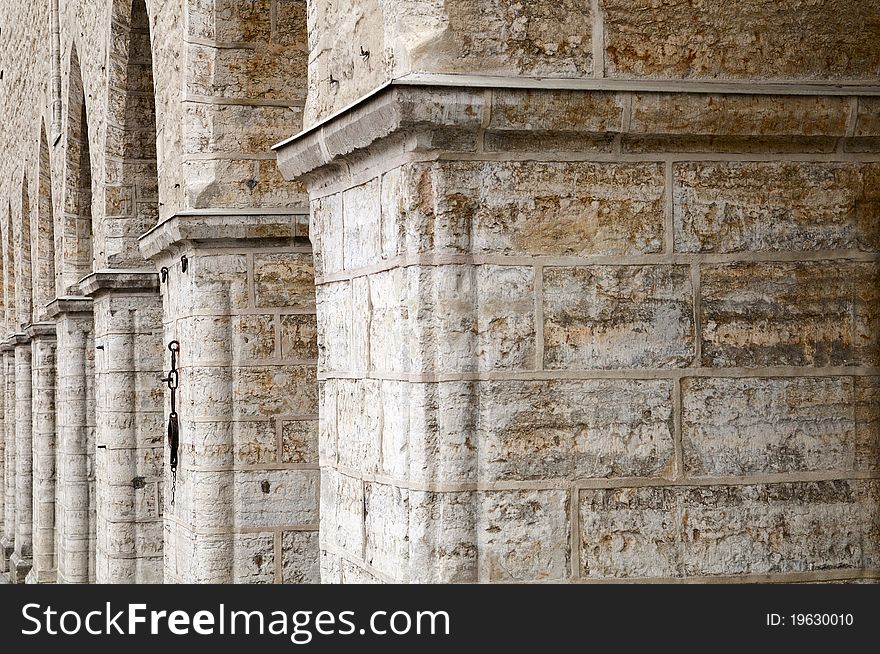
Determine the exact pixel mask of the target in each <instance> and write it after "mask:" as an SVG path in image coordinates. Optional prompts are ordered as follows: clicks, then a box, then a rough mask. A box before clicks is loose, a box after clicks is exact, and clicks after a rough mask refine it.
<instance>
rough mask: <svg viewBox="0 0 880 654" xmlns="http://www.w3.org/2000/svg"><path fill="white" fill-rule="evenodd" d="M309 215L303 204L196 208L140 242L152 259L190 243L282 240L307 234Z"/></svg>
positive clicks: (208, 244)
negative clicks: (296, 205) (257, 207)
mask: <svg viewBox="0 0 880 654" xmlns="http://www.w3.org/2000/svg"><path fill="white" fill-rule="evenodd" d="M308 218H309V211H308V209H307V208H302V207H291V208H287V207H273V208H261V209H194V210H190V211H182V212H180V213H176V214H174V215H172V216H170V217H169V218H167V219H166V220H163V221H162V222H160V223H159V224H157V225H156V226H155V227H153V228H152V229H151V230H150V231H148V232H147V233H146V234H144V235H143V236H141V237H140V239H139V244H140V248H141V253H142V254H143V256H144V257H145V258H146V259H151V260H152V259H155V258H157V257H160V256H162V255H163V254H166V253H168V252H170V251H173V250H175V249H180V248H185V247H191V246H199V247H230V246H234V245H243V244H245V242H249V241H253V240H259V241H260V242H261V243H262V244H266V243H267V242H268V243H279V244H283V243H289V242H291V241H293V240H294V239H296V238H305V237H307V236H308Z"/></svg>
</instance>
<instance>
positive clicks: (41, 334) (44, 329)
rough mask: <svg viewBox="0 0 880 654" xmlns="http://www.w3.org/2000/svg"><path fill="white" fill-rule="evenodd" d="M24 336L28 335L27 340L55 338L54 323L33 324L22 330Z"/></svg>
mask: <svg viewBox="0 0 880 654" xmlns="http://www.w3.org/2000/svg"><path fill="white" fill-rule="evenodd" d="M24 332H25V334H27V335H28V337H29V338H31V339H34V338H42V339H44V340H45V339H46V338H55V323H54V322H34V323H31V324H30V325H28V326H27V327H25V328H24Z"/></svg>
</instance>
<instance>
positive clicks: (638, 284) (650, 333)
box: [543, 266, 694, 370]
mask: <svg viewBox="0 0 880 654" xmlns="http://www.w3.org/2000/svg"><path fill="white" fill-rule="evenodd" d="M543 304H544V365H545V366H546V367H547V368H550V369H555V370H559V369H569V368H574V369H577V368H640V367H641V368H670V367H672V368H676V367H683V366H687V365H689V364H690V362H691V360H692V358H693V356H694V319H693V290H692V287H691V281H690V269H689V268H688V267H687V266H585V267H576V268H567V267H552V268H545V269H544V300H543Z"/></svg>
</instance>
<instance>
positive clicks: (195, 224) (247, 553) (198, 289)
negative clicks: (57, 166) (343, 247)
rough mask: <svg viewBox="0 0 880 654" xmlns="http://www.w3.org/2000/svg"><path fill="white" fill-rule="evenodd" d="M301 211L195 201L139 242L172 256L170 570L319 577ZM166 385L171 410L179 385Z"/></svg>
mask: <svg viewBox="0 0 880 654" xmlns="http://www.w3.org/2000/svg"><path fill="white" fill-rule="evenodd" d="M305 223H306V216H305V215H304V213H303V212H302V211H299V212H293V211H291V212H282V211H280V210H274V211H263V212H258V211H255V212H253V213H251V214H246V215H234V214H233V213H232V212H226V213H225V214H211V213H209V212H193V213H192V215H178V216H175V217H173V218H172V219H170V220H168V221H165V222H163V223H162V224H161V225H159V226H158V227H156V228H155V229H154V230H153V231H151V232H149V233H148V234H147V235H146V236H145V237H144V238H143V239H142V241H141V248H142V251H143V252H144V254H145V255H146V256H148V257H150V258H151V259H153V260H154V261H155V262H156V264H157V266H166V267H167V268H168V277H167V282H166V283H165V284H163V285H162V294H163V301H164V307H165V317H164V321H165V340H164V346H166V347H164V348H163V361H164V364H163V367H164V369H165V370H167V369H168V365H169V353H168V350H167V344H168V342H169V341H171V340H178V341H179V342H180V356H179V361H178V365H179V369H180V388H179V390H178V396H177V408H178V412H179V414H180V452H179V460H180V466H179V468H178V471H177V488H176V494H175V502H174V505H173V506H171V480H170V470H169V466H168V459H167V456H168V455H167V447H166V462H165V486H164V490H165V493H164V506H165V529H166V534H165V564H166V569H165V581H166V582H190V583H205V582H213V583H230V582H233V583H273V582H285V583H307V582H316V581H317V580H318V534H317V528H318V524H317V523H318V511H317V509H318V465H317V463H318V462H317V383H316V380H315V359H316V342H315V306H314V275H313V272H312V255H311V250H310V247H309V245H308V242H307V240H306V225H305ZM255 235H256V236H255ZM193 243H198V244H199V245H198V246H197V247H196V246H193V245H192V244H193ZM181 245H183V246H184V247H186V248H187V249H186V250H184V252H185V255H186V257H187V259H186V262H187V265H186V269H185V270H184V268H183V266H182V264H181V260H180V255H181V251H180V249H178V248H179V246H181ZM156 388H157V390H158V392H160V393H162V394H163V395H164V397H165V402H166V404H165V408H166V412H167V411H168V410H169V409H170V406H169V399H168V398H169V391H168V389H167V388H166V387H164V385H163V386H157V387H156ZM166 415H167V413H166Z"/></svg>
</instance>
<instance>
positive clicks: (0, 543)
mask: <svg viewBox="0 0 880 654" xmlns="http://www.w3.org/2000/svg"><path fill="white" fill-rule="evenodd" d="M13 552H15V543H14V542H13V541H12V540H11V539H6V538H0V572H10V562H9V561H10V559H11V558H12V553H13Z"/></svg>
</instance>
